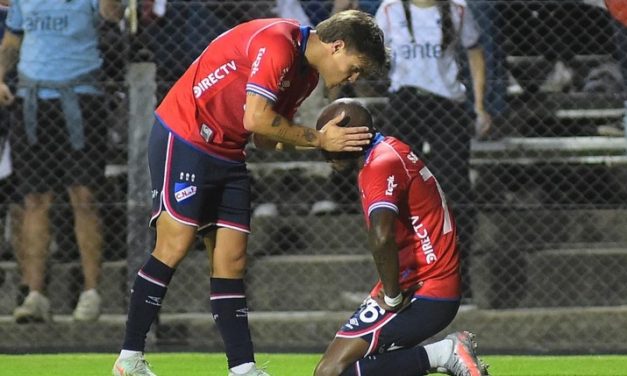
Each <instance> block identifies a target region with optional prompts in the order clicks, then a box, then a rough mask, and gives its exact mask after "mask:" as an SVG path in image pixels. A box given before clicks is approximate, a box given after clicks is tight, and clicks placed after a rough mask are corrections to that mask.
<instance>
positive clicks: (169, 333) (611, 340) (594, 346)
mask: <svg viewBox="0 0 627 376" xmlns="http://www.w3.org/2000/svg"><path fill="white" fill-rule="evenodd" d="M351 313H352V311H342V312H333V311H306V312H280V311H275V312H254V311H253V312H251V313H250V315H249V322H250V326H251V333H252V337H253V341H254V342H255V350H256V351H258V352H274V351H280V352H317V353H320V354H322V351H323V350H324V348H325V347H326V346H327V344H328V343H329V341H330V340H331V339H332V338H333V336H334V334H335V332H336V330H337V329H338V328H339V326H340V325H341V324H343V323H344V322H345V321H346V320H347V319H348V318H349V317H350V315H351ZM125 321H126V316H125V315H104V316H103V317H102V318H101V319H100V320H99V321H98V322H96V323H75V322H73V321H72V320H71V317H70V316H57V317H55V321H54V322H52V323H49V324H24V325H18V324H15V323H14V322H13V320H12V318H11V317H9V316H0V352H2V353H32V352H42V351H43V352H63V351H80V352H92V351H104V352H110V353H111V354H112V358H111V362H113V360H114V358H115V356H114V355H113V354H115V353H116V352H117V351H119V346H120V343H121V342H122V339H123V336H124V323H125ZM625 327H627V306H621V307H608V308H598V307H592V308H562V309H516V310H481V309H469V310H466V309H462V310H461V311H460V312H459V313H458V315H457V317H456V319H455V320H454V321H453V323H452V324H451V325H450V326H449V327H448V328H446V329H445V330H443V331H442V332H441V333H440V334H438V335H437V336H436V338H441V337H443V336H444V335H446V334H447V333H450V332H453V331H456V330H462V329H464V330H470V331H472V332H474V333H476V334H477V339H478V343H479V353H480V354H521V353H522V354H550V353H553V354H555V353H557V354H563V353H579V354H607V353H623V354H624V353H626V352H627V343H626V342H625V341H624V340H623V339H622V336H621V335H617V333H623V332H624V328H625ZM155 334H156V335H151V336H149V340H148V348H147V351H148V360H150V353H151V352H156V351H204V352H222V351H223V347H222V343H221V340H220V336H219V334H218V332H217V329H216V327H215V325H214V322H213V319H212V317H211V315H210V314H162V315H161V316H160V324H159V325H158V326H157V329H156V331H155ZM105 371H108V369H107V370H104V371H103V373H104V372H105Z"/></svg>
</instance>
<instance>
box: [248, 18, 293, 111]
mask: <svg viewBox="0 0 627 376" xmlns="http://www.w3.org/2000/svg"><path fill="white" fill-rule="evenodd" d="M246 52H247V56H248V58H249V59H250V61H251V68H250V76H249V77H248V83H247V84H246V91H247V92H253V93H255V94H259V95H261V96H264V97H266V98H267V99H268V100H270V101H272V102H276V101H277V94H278V92H279V84H280V82H281V80H282V78H283V75H285V74H286V73H287V72H288V71H289V70H290V68H291V67H292V65H294V61H295V58H296V48H295V45H294V42H293V41H292V39H291V38H289V35H286V34H283V33H277V32H275V31H274V30H267V31H262V32H261V33H259V34H258V35H257V36H255V37H253V38H252V39H251V43H250V45H249V46H248V50H247V51H246Z"/></svg>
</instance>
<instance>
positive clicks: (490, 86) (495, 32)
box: [468, 0, 520, 117]
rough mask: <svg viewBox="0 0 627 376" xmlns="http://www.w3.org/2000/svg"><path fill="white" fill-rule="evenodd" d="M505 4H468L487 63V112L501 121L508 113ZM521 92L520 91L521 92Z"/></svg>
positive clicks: (478, 0) (476, 0)
mask: <svg viewBox="0 0 627 376" xmlns="http://www.w3.org/2000/svg"><path fill="white" fill-rule="evenodd" d="M501 5H502V3H501V2H498V1H485V0H469V1H468V8H470V10H471V11H472V13H473V15H474V16H475V19H476V21H477V25H478V26H479V29H480V31H481V37H480V40H481V46H482V47H483V49H484V51H485V60H486V89H485V90H486V93H485V103H486V110H487V112H488V113H490V114H491V115H493V116H499V117H502V116H503V115H504V113H505V111H506V109H507V91H508V90H507V89H508V88H507V87H508V74H507V61H506V56H505V51H504V49H503V47H504V43H505V41H504V34H503V22H504V20H503V17H502V10H503V9H502V7H501ZM518 90H520V89H518Z"/></svg>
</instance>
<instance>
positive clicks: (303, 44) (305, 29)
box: [298, 26, 312, 70]
mask: <svg viewBox="0 0 627 376" xmlns="http://www.w3.org/2000/svg"><path fill="white" fill-rule="evenodd" d="M311 30H312V28H311V27H309V26H301V27H300V45H299V46H298V52H300V66H301V69H303V70H304V69H305V68H307V67H308V66H309V64H308V63H307V58H306V57H305V50H306V49H307V42H308V41H309V34H310V33H311Z"/></svg>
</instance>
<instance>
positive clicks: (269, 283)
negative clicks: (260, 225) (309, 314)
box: [247, 254, 377, 311]
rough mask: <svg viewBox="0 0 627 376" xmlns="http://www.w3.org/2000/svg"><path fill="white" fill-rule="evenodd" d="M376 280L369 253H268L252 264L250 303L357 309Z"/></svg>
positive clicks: (275, 307) (289, 307)
mask: <svg viewBox="0 0 627 376" xmlns="http://www.w3.org/2000/svg"><path fill="white" fill-rule="evenodd" d="M376 279H377V274H376V270H375V267H374V265H373V263H372V256H370V255H368V254H366V255H298V256H268V257H263V258H260V259H257V260H255V261H254V262H253V263H252V264H251V265H250V267H249V271H248V277H247V285H248V286H249V287H248V294H249V304H250V306H251V307H252V308H253V309H255V310H258V311H276V310H280V311H283V310H294V311H309V310H331V311H333V310H342V309H354V308H356V307H357V306H358V303H359V302H361V301H362V300H363V299H364V298H365V297H366V295H367V292H368V291H369V289H370V288H371V287H372V286H373V285H374V283H375V281H376Z"/></svg>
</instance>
